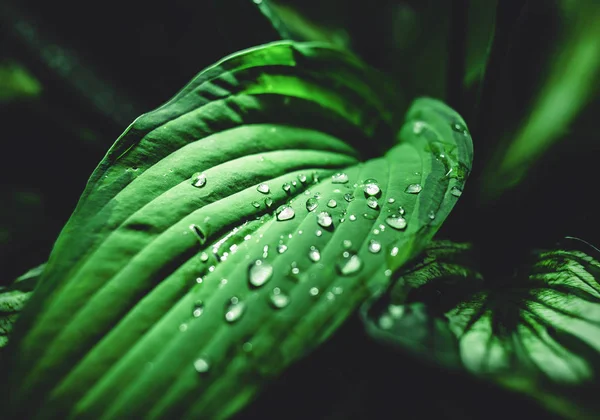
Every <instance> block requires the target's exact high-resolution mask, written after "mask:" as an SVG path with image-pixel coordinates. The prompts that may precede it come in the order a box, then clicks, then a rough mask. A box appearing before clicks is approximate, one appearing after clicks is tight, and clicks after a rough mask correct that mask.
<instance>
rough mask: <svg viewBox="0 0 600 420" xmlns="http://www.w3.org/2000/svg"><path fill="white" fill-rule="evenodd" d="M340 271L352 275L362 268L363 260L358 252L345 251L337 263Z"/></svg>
mask: <svg viewBox="0 0 600 420" xmlns="http://www.w3.org/2000/svg"><path fill="white" fill-rule="evenodd" d="M336 267H337V269H338V272H339V273H340V274H341V275H343V276H350V275H352V274H355V273H357V272H358V271H360V269H361V268H362V261H361V259H360V258H359V256H358V255H357V254H353V253H350V252H348V251H345V252H344V253H343V254H342V258H341V259H340V261H338V263H337V266H336Z"/></svg>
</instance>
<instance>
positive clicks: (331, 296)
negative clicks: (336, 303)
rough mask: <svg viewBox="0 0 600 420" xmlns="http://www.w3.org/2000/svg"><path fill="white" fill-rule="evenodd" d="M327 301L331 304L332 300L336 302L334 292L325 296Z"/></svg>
mask: <svg viewBox="0 0 600 420" xmlns="http://www.w3.org/2000/svg"><path fill="white" fill-rule="evenodd" d="M325 299H327V300H328V301H330V302H331V301H332V300H334V299H335V295H334V294H333V292H327V293H326V294H325Z"/></svg>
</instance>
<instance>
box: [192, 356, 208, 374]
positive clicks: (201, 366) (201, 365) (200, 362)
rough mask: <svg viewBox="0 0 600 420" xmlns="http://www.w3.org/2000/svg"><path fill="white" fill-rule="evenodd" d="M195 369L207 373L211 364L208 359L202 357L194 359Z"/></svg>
mask: <svg viewBox="0 0 600 420" xmlns="http://www.w3.org/2000/svg"><path fill="white" fill-rule="evenodd" d="M194 369H195V370H196V372H198V373H205V372H208V370H209V369H210V365H209V363H208V361H207V360H206V359H203V358H200V359H196V360H195V361H194Z"/></svg>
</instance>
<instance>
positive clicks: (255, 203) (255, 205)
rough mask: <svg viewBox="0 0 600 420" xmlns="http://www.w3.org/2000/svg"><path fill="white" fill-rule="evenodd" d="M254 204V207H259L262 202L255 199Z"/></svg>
mask: <svg viewBox="0 0 600 420" xmlns="http://www.w3.org/2000/svg"><path fill="white" fill-rule="evenodd" d="M252 205H253V206H254V208H259V207H260V203H259V202H258V201H253V202H252Z"/></svg>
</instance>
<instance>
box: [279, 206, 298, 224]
mask: <svg viewBox="0 0 600 420" xmlns="http://www.w3.org/2000/svg"><path fill="white" fill-rule="evenodd" d="M275 214H276V217H277V220H279V221H285V220H290V219H292V218H293V217H294V215H295V213H294V209H293V208H291V207H290V206H288V205H287V204H284V205H283V206H279V207H278V208H277V210H276V211H275Z"/></svg>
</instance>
